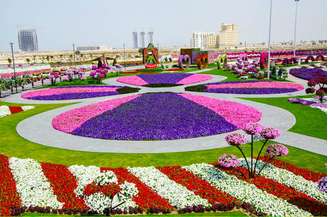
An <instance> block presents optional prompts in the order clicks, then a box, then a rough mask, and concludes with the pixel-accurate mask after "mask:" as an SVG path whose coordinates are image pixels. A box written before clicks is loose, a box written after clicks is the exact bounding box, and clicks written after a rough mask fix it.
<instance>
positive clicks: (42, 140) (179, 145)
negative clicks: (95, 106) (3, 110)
mask: <svg viewBox="0 0 328 217" xmlns="http://www.w3.org/2000/svg"><path fill="white" fill-rule="evenodd" d="M209 70H211V69H209ZM203 71H204V70H203ZM197 72H199V71H194V72H192V73H197ZM116 79H117V78H111V79H107V80H105V81H104V82H105V83H106V84H110V85H122V84H121V83H119V82H117V81H116ZM224 79H225V77H223V76H213V78H212V79H211V80H210V81H205V82H201V83H198V84H202V83H208V82H218V81H222V80H224ZM291 80H293V81H294V78H292V79H291ZM295 81H296V80H295ZM296 82H298V83H301V82H299V81H296ZM303 84H304V83H303ZM129 86H132V85H129ZM185 86H188V85H183V86H177V87H169V88H148V87H139V88H141V91H140V92H139V93H146V92H176V93H181V92H185V90H184V88H185ZM134 94H135V93H134ZM134 94H125V95H124V96H127V95H134ZM192 94H195V95H202V96H207V97H211V98H218V99H222V98H224V99H228V100H231V101H235V102H239V103H243V104H246V105H250V106H253V107H255V108H256V109H258V110H260V111H261V112H262V120H261V121H260V123H261V124H263V125H264V126H270V127H274V128H278V129H280V130H281V131H282V136H281V137H280V138H279V139H278V140H277V141H278V142H281V143H284V144H287V145H290V146H294V147H297V148H301V149H304V150H307V151H311V152H314V153H319V154H323V155H326V148H327V144H326V140H322V139H318V138H314V137H309V136H304V135H301V134H297V133H293V132H289V131H288V130H289V129H290V128H291V127H292V126H293V125H294V124H295V123H296V120H295V117H294V115H293V114H291V113H290V112H288V111H286V110H283V109H281V108H278V107H274V106H270V105H267V104H262V103H257V102H252V101H247V100H243V99H239V98H237V97H244V98H245V97H254V98H255V97H282V96H294V95H302V94H304V91H298V92H296V93H291V94H268V95H247V96H246V95H240V94H238V95H234V94H217V93H199V92H193V93H192ZM122 96H123V95H116V96H107V97H99V98H89V99H82V100H65V101H51V103H58V102H60V103H63V102H65V103H68V102H80V103H78V104H74V105H69V106H64V107H61V108H58V109H54V110H50V111H47V112H44V113H41V114H38V115H35V116H32V117H30V118H27V119H25V120H23V121H22V122H20V123H19V124H18V125H17V132H18V133H19V135H21V136H22V137H24V138H26V139H28V140H30V141H33V142H35V143H39V144H42V145H46V146H51V147H57V148H63V149H69V150H80V151H90V152H118V153H161V152H182V151H194V150H206V149H214V148H220V147H226V146H228V144H227V143H226V142H225V140H224V137H225V136H226V135H227V134H228V133H226V134H219V135H213V136H206V137H197V138H192V139H179V140H161V141H123V140H122V141H118V140H103V139H94V138H88V137H81V136H74V135H70V134H66V133H64V132H61V131H58V130H55V129H54V128H53V127H52V125H51V121H52V119H53V118H54V117H55V116H57V115H58V114H60V113H62V112H65V111H68V110H70V109H73V108H78V107H81V106H85V105H88V104H91V103H94V102H99V101H102V100H105V99H114V98H119V97H122ZM6 100H8V101H12V102H17V103H27V102H28V104H40V103H46V104H48V103H49V101H38V100H22V99H21V98H20V94H15V95H13V96H11V97H9V98H7V99H6ZM45 135H46V136H45Z"/></svg>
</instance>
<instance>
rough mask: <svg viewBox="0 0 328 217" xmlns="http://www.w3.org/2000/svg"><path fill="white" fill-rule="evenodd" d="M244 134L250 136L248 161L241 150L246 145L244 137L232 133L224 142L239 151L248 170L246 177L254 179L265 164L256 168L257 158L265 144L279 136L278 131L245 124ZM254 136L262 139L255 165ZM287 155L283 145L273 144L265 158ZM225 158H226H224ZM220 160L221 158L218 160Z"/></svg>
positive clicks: (256, 124)
mask: <svg viewBox="0 0 328 217" xmlns="http://www.w3.org/2000/svg"><path fill="white" fill-rule="evenodd" d="M243 130H244V132H245V133H246V134H248V135H250V136H251V142H250V148H251V150H250V155H251V156H250V160H248V159H247V157H246V155H245V153H244V151H243V149H242V148H241V145H242V144H245V143H246V138H245V136H244V135H242V134H239V133H232V134H230V135H228V136H226V138H225V139H226V141H227V142H228V143H229V145H232V146H235V147H237V148H238V149H239V151H240V152H241V154H242V156H243V157H244V160H245V162H246V165H247V169H248V177H249V178H254V177H255V175H256V173H257V174H258V175H259V174H260V173H261V171H262V170H263V168H264V167H265V165H267V164H265V163H264V164H262V165H263V166H262V168H258V167H257V164H258V161H259V158H260V156H261V152H262V150H263V148H264V146H265V145H266V144H267V142H268V141H269V140H270V139H275V138H277V137H278V136H279V135H280V131H279V130H278V129H274V128H270V127H269V128H263V127H262V125H260V124H258V123H247V124H246V125H245V127H244V128H243ZM256 135H261V137H262V138H263V139H264V141H263V143H262V146H261V149H260V151H259V152H258V154H257V157H256V160H255V163H254V159H253V156H254V136H256ZM287 154H288V148H287V147H285V146H284V145H281V144H274V145H270V146H269V147H268V149H267V152H266V156H269V157H270V160H273V159H274V158H275V157H280V156H286V155H287ZM225 158H227V157H225ZM225 158H222V161H224V159H225ZM220 159H221V158H220Z"/></svg>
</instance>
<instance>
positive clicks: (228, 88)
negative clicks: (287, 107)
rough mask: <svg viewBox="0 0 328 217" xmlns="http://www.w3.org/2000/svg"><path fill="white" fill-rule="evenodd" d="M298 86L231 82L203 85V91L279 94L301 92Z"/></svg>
mask: <svg viewBox="0 0 328 217" xmlns="http://www.w3.org/2000/svg"><path fill="white" fill-rule="evenodd" d="M303 89H304V87H303V86H302V85H300V84H296V83H292V82H278V81H237V82H236V81H233V82H219V83H210V84H207V85H205V89H204V91H206V92H210V93H226V94H279V93H289V92H295V91H300V90H303Z"/></svg>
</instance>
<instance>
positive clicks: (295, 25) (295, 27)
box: [294, 0, 300, 57]
mask: <svg viewBox="0 0 328 217" xmlns="http://www.w3.org/2000/svg"><path fill="white" fill-rule="evenodd" d="M299 1H300V0H295V23H294V57H296V30H297V11H298V2H299Z"/></svg>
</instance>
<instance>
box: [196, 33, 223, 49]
mask: <svg viewBox="0 0 328 217" xmlns="http://www.w3.org/2000/svg"><path fill="white" fill-rule="evenodd" d="M216 44H217V35H216V34H215V33H214V32H193V33H192V39H191V46H192V47H195V48H202V49H204V48H215V47H216Z"/></svg>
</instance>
